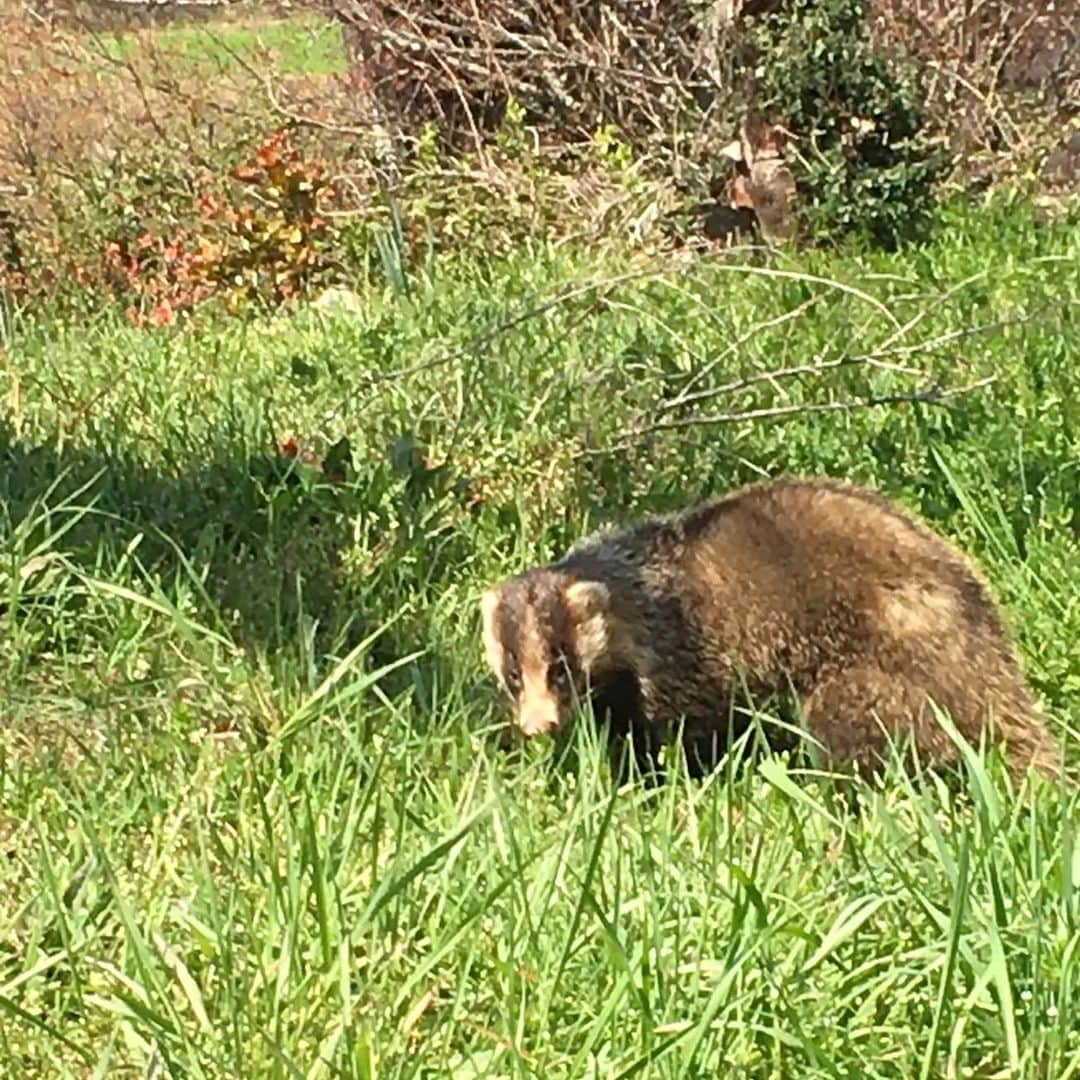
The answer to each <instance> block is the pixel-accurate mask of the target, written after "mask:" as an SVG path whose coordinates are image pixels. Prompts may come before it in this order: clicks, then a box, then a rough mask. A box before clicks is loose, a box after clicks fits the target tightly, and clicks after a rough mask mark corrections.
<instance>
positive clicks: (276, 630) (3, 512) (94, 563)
mask: <svg viewBox="0 0 1080 1080" xmlns="http://www.w3.org/2000/svg"><path fill="white" fill-rule="evenodd" d="M376 471H378V472H379V475H378V476H376V475H375V474H374V473H371V472H369V475H367V476H359V477H357V476H353V477H350V478H349V479H348V480H346V481H345V482H342V483H336V484H335V483H330V482H328V481H327V480H326V479H325V478H323V477H322V476H321V474H318V473H317V471H316V470H312V469H305V468H304V467H303V466H300V465H298V464H297V462H296V460H294V459H290V458H288V457H285V456H283V455H279V454H276V453H273V452H272V451H271V452H265V453H259V454H254V455H250V456H249V455H245V454H243V453H239V452H238V453H236V454H235V455H234V456H233V457H230V456H228V455H227V454H223V455H222V456H221V457H220V458H218V459H213V460H207V461H206V463H205V464H204V465H202V466H200V467H198V468H196V469H193V470H190V471H185V470H184V469H183V468H182V467H181V468H178V469H177V471H176V472H175V474H169V473H168V472H166V471H164V470H158V469H155V468H151V467H148V466H147V465H146V464H144V463H142V462H138V461H135V460H131V459H129V458H124V457H122V456H111V455H108V454H104V453H100V452H95V451H93V450H88V449H85V448H79V447H74V448H60V449H58V448H57V447H55V446H53V445H50V444H40V445H26V444H25V443H24V442H21V441H19V440H16V439H14V438H12V437H11V435H10V432H6V431H5V430H4V428H3V426H2V425H0V551H2V549H3V547H4V546H5V541H6V540H8V538H9V537H10V536H12V535H13V533H14V532H15V530H17V529H19V528H20V526H22V527H23V528H25V527H26V525H27V523H28V522H31V521H33V522H35V524H34V527H33V530H32V532H33V535H32V536H31V537H30V538H29V539H28V540H27V539H24V541H23V543H22V545H21V546H22V547H23V548H24V549H26V548H27V547H32V546H34V545H36V544H40V543H45V544H48V543H49V538H50V536H55V535H56V534H57V533H58V532H59V531H60V530H61V529H64V528H66V531H65V532H64V533H63V535H62V537H60V538H59V539H58V540H57V542H56V545H55V546H56V549H57V550H59V551H61V552H62V553H63V554H64V555H65V556H66V557H67V558H68V559H70V560H71V561H72V562H73V563H74V564H75V565H77V566H78V567H79V568H80V569H82V570H83V571H85V572H86V573H88V574H92V575H94V576H95V577H98V578H103V579H106V580H113V581H116V582H117V583H120V584H124V583H127V584H128V586H129V587H132V588H136V589H140V591H141V586H140V583H141V582H145V581H146V580H147V579H152V580H154V581H156V582H157V583H158V584H159V585H160V586H161V588H162V589H163V590H164V591H165V593H166V594H167V595H172V594H173V593H174V592H175V593H177V594H179V593H180V592H186V593H187V594H191V593H192V592H193V591H194V592H196V593H201V594H203V595H204V597H205V599H204V600H203V604H202V606H203V607H207V606H208V607H209V608H211V610H204V611H201V612H200V613H199V615H198V617H199V618H200V619H201V620H204V621H205V622H206V623H207V624H208V625H211V624H213V625H219V626H223V627H224V628H225V629H226V630H227V632H228V634H229V636H230V637H231V638H232V639H233V640H234V641H235V642H236V643H237V644H238V645H240V646H241V647H243V648H245V649H247V650H251V651H255V652H260V653H263V654H275V653H279V652H280V651H281V650H283V649H288V650H294V649H306V650H307V651H308V653H309V654H311V655H313V656H316V657H324V656H325V655H326V654H327V653H335V654H337V655H342V654H343V653H344V652H346V651H348V650H349V649H350V648H352V647H353V646H355V645H356V644H357V643H358V642H360V641H361V640H362V639H363V638H364V637H366V636H368V635H370V634H372V633H373V632H374V631H375V630H376V629H377V628H378V627H379V626H380V625H382V624H383V623H384V622H386V621H387V620H389V619H390V618H391V617H392V616H393V615H395V614H397V613H398V612H399V610H400V608H401V607H402V603H403V600H404V599H406V597H404V596H403V591H404V587H405V582H404V581H403V580H401V576H402V574H401V572H398V571H396V570H395V567H394V566H393V559H391V558H385V557H384V558H383V559H382V562H381V563H380V565H378V566H376V567H374V569H373V570H372V572H371V573H365V572H363V571H361V572H357V573H354V574H353V575H352V577H351V579H348V580H346V578H345V577H343V572H342V571H343V560H344V558H345V557H346V553H347V552H348V550H349V549H350V546H351V545H352V544H353V542H354V540H355V535H356V532H355V531H356V529H357V527H358V523H359V526H360V527H362V528H364V529H366V530H367V531H368V533H372V532H374V533H376V534H379V533H380V531H381V530H383V528H384V527H385V533H386V536H385V545H386V549H387V550H388V551H390V552H391V553H392V552H393V551H394V550H395V548H396V547H398V546H399V545H400V544H401V543H402V537H401V535H400V533H401V530H400V529H398V530H397V531H395V530H394V529H393V528H392V526H391V525H390V524H389V522H388V521H387V520H385V519H387V518H388V517H389V518H390V519H391V520H392V515H388V514H387V513H386V507H387V504H388V502H389V501H391V500H392V499H393V498H394V497H395V494H396V495H397V497H398V498H399V502H400V489H401V487H402V485H401V483H400V480H399V482H398V483H397V487H396V489H395V481H394V477H393V476H387V475H385V474H386V473H388V472H392V470H390V469H388V468H385V467H381V466H380V467H379V468H378V469H377V470H376ZM406 486H407V485H406ZM398 509H400V506H399V507H398ZM423 510H424V508H423V507H421V511H423ZM72 522H73V523H72ZM68 526H70V527H68ZM406 542H408V539H407V540H406ZM424 569H425V572H426V575H427V578H426V580H427V583H428V584H430V582H431V581H432V580H433V578H434V576H436V574H437V573H442V572H445V565H442V566H440V567H434V566H427V567H425V568H424ZM185 581H186V583H187V584H186V586H185ZM414 599H415V590H414ZM206 600H209V605H207V604H206ZM0 602H2V600H0ZM412 629H413V634H412V635H410V634H409V631H408V629H407V628H405V627H403V626H401V625H397V626H395V628H394V630H393V632H392V633H391V634H387V635H384V637H383V638H380V639H379V640H378V641H377V643H376V646H375V647H374V648H373V650H372V657H371V658H372V661H373V662H376V663H380V662H387V661H389V660H392V659H393V658H394V657H395V656H398V655H401V654H402V653H404V652H413V651H416V650H417V649H418V648H424V647H425V642H423V641H418V640H416V636H415V631H416V626H415V624H414V626H413V628H412Z"/></svg>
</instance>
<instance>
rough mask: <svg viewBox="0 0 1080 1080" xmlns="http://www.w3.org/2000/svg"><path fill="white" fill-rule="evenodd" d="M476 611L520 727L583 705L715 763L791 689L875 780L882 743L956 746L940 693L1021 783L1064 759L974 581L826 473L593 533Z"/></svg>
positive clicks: (558, 720)
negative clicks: (756, 711)
mask: <svg viewBox="0 0 1080 1080" xmlns="http://www.w3.org/2000/svg"><path fill="white" fill-rule="evenodd" d="M482 622H483V641H484V649H485V653H486V657H487V661H488V663H489V665H490V666H491V668H492V669H493V671H494V673H495V675H496V677H497V679H498V681H499V682H500V683H501V685H502V687H503V689H504V690H505V691H506V693H507V694H508V695H509V697H510V698H511V699H512V701H513V702H514V703H515V706H516V723H517V727H518V728H519V729H520V731H521V733H522V734H524V735H525V736H527V737H529V736H534V735H538V734H543V733H549V732H554V731H556V730H558V729H559V728H561V727H562V726H563V724H564V723H565V721H566V720H567V718H568V716H569V715H570V713H571V711H572V709H573V708H574V704H575V701H578V700H581V699H583V698H584V697H585V696H588V697H590V698H591V700H592V703H593V706H594V709H595V711H596V713H597V714H598V715H601V714H603V715H604V716H606V718H607V719H608V720H609V721H610V723H611V727H612V729H613V731H615V732H618V733H622V734H632V735H633V737H634V742H635V744H636V745H637V747H638V749H639V750H644V752H645V753H647V754H649V755H651V754H653V753H655V751H656V749H658V747H659V746H660V745H662V743H663V742H665V741H667V740H668V739H670V737H671V736H672V734H673V733H674V732H675V731H676V730H681V731H682V737H683V740H684V745H685V748H686V750H687V759H688V761H690V760H691V759H697V760H698V761H699V763H701V764H703V765H704V766H705V767H708V763H709V762H711V761H715V755H716V754H717V753H718V752H720V751H722V750H723V749H724V747H725V746H727V744H728V742H727V740H728V739H729V737H730V736H731V735H738V734H739V733H740V732H741V731H744V730H745V728H746V724H747V722H748V720H747V719H746V715H747V714H746V708H747V707H748V706H749V705H751V704H756V705H757V706H758V707H760V706H761V705H762V704H763V703H767V702H770V701H777V700H783V699H784V698H785V697H791V696H793V697H794V699H796V700H797V701H798V703H799V705H800V706H801V710H800V712H801V716H802V723H803V725H804V727H805V728H806V729H808V732H809V734H810V735H811V736H812V737H813V738H814V739H815V740H816V741H817V742H818V743H819V744H820V746H821V747H822V748H823V750H824V752H825V755H826V759H827V760H829V761H831V762H833V763H834V764H835V765H836V766H837V767H843V766H855V767H858V768H860V769H862V770H863V771H870V772H872V771H874V770H875V769H876V768H878V767H879V766H880V764H881V762H882V760H883V758H884V756H885V754H886V753H887V749H888V742H889V739H890V738H892V739H896V740H900V741H903V740H904V739H905V738H907V739H910V741H911V742H912V743H913V744H914V748H915V750H916V751H917V754H918V757H919V760H920V761H921V762H923V763H924V764H930V765H935V764H942V763H945V762H947V761H948V760H950V759H954V758H955V757H956V755H957V748H956V744H955V742H954V741H953V740H952V739H951V738H950V737H949V735H948V733H947V731H946V730H945V729H944V728H943V727H942V726H941V724H940V723H939V721H938V720H937V718H936V717H935V716H934V714H933V710H932V708H931V707H930V706H929V701H933V702H934V703H935V704H936V705H937V706H938V707H939V708H940V709H942V710H944V711H945V712H947V713H948V715H949V716H950V717H951V719H952V722H953V723H954V724H955V726H956V728H957V729H958V730H959V732H960V734H961V735H963V736H964V738H965V739H966V740H968V741H969V742H971V743H972V744H973V745H978V744H979V742H980V739H981V738H982V737H983V736H984V735H987V736H989V737H990V738H991V740H1002V741H1003V742H1004V745H1005V750H1006V755H1007V760H1008V762H1009V766H1010V769H1011V770H1012V771H1013V772H1014V774H1015V775H1017V776H1019V775H1021V774H1023V773H1024V772H1026V771H1027V769H1028V768H1030V767H1034V768H1036V769H1038V770H1041V771H1043V772H1045V773H1048V774H1052V773H1053V772H1054V771H1055V770H1056V769H1057V768H1058V765H1059V755H1058V751H1057V749H1056V746H1055V744H1054V742H1053V741H1052V740H1051V738H1050V736H1049V734H1048V732H1047V730H1046V728H1045V727H1044V726H1043V723H1042V721H1041V720H1040V718H1039V715H1038V713H1037V711H1036V709H1035V706H1034V703H1033V700H1032V696H1031V694H1030V692H1029V690H1028V688H1027V686H1026V684H1025V681H1024V678H1023V675H1022V674H1021V671H1020V669H1019V667H1018V664H1017V660H1016V656H1015V652H1014V648H1013V643H1012V639H1011V635H1010V633H1009V631H1008V629H1007V628H1006V626H1005V624H1004V622H1003V620H1002V617H1001V615H1000V613H999V611H998V608H997V605H996V604H995V602H994V600H993V598H992V596H991V594H990V592H989V590H988V588H987V586H986V585H985V584H984V582H983V581H982V579H981V577H980V576H979V574H978V572H977V571H976V570H975V569H974V567H973V566H972V565H971V564H970V563H969V562H968V561H967V559H965V558H964V556H963V555H961V554H960V553H959V552H958V551H957V550H955V549H954V548H953V547H951V546H950V545H949V544H948V543H946V542H945V541H944V540H943V539H941V538H940V537H939V536H937V535H936V534H934V533H933V532H931V531H930V530H929V529H928V528H926V527H924V526H923V525H921V524H919V523H917V522H915V521H913V520H912V519H911V518H910V517H908V516H906V515H905V514H904V513H902V512H901V511H900V510H899V509H898V508H897V507H896V506H894V505H893V504H892V503H891V502H890V501H889V500H888V499H886V498H885V497H884V496H882V495H880V494H878V493H876V492H873V491H870V490H867V489H863V488H858V487H854V486H850V485H847V484H841V483H839V482H835V481H830V480H800V479H794V478H780V479H777V480H773V481H770V482H766V483H761V484H755V485H751V486H749V487H746V488H743V489H741V490H738V491H735V492H733V493H732V494H729V495H727V496H724V497H721V498H718V499H714V500H711V501H708V502H705V503H703V504H701V505H698V506H696V507H692V508H690V509H688V510H685V511H683V512H681V513H677V514H674V515H670V516H667V517H656V518H651V519H647V520H645V521H643V522H641V523H640V524H637V525H635V526H633V527H631V528H628V529H623V530H612V531H608V532H603V533H600V534H598V535H596V536H594V537H593V538H591V539H589V540H586V541H585V542H584V543H583V544H582V545H581V546H579V547H577V548H576V549H575V550H573V551H571V552H570V553H569V554H568V555H566V556H565V557H564V558H563V559H561V560H560V561H558V562H556V563H554V564H551V565H548V566H543V567H538V568H534V569H530V570H528V571H526V572H524V573H522V574H519V575H517V576H516V577H512V578H509V579H508V580H506V581H503V582H502V583H500V584H498V585H496V586H495V587H493V588H491V589H490V590H489V591H488V592H486V593H485V595H484V597H483V601H482ZM770 742H772V743H773V744H774V745H784V744H785V740H784V739H783V738H779V739H777V738H775V737H774V738H770ZM639 760H640V759H639Z"/></svg>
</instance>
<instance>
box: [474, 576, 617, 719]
mask: <svg viewBox="0 0 1080 1080" xmlns="http://www.w3.org/2000/svg"><path fill="white" fill-rule="evenodd" d="M481 611H482V615H483V637H484V653H485V655H486V657H487V662H488V664H489V665H490V666H491V669H492V670H493V671H494V673H495V676H496V678H497V679H498V680H499V683H500V685H501V686H502V688H503V689H504V690H505V691H506V693H507V695H508V696H509V697H510V699H511V700H512V701H513V702H514V706H515V713H516V716H515V719H516V723H517V727H518V728H519V729H520V731H521V733H522V734H523V735H525V736H526V737H532V736H533V735H542V734H547V733H550V732H554V731H557V730H558V729H559V728H560V727H562V725H563V724H564V723H565V722H566V720H567V718H568V716H569V715H570V711H571V709H572V708H573V705H574V701H575V699H576V698H578V697H580V696H581V695H582V694H583V693H584V692H585V690H586V687H587V683H588V681H589V678H590V676H591V674H592V673H593V672H594V671H596V670H598V669H599V668H601V667H603V666H604V663H605V661H606V659H607V657H608V654H609V652H610V621H611V618H610V595H609V592H608V588H607V586H606V585H604V584H603V583H602V582H599V581H589V580H582V579H581V578H578V577H575V576H572V575H570V574H568V573H565V572H563V571H560V570H555V569H542V570H533V571H530V572H529V573H526V574H522V575H520V576H519V577H516V578H511V579H509V580H508V581H504V582H503V583H502V584H500V585H497V586H495V587H494V588H492V589H490V590H488V592H486V593H485V594H484V597H483V600H482V602H481Z"/></svg>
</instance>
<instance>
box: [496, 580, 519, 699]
mask: <svg viewBox="0 0 1080 1080" xmlns="http://www.w3.org/2000/svg"><path fill="white" fill-rule="evenodd" d="M495 632H496V635H497V636H498V639H499V644H500V645H501V646H502V652H503V670H502V676H503V681H504V682H505V683H506V684H507V685H510V684H511V682H512V681H513V678H514V677H515V675H517V674H520V669H519V664H520V660H519V655H520V652H521V623H520V622H519V621H518V609H517V606H516V605H514V604H510V603H507V601H506V599H505V598H500V600H499V603H498V606H497V607H496V609H495Z"/></svg>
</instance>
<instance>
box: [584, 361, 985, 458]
mask: <svg viewBox="0 0 1080 1080" xmlns="http://www.w3.org/2000/svg"><path fill="white" fill-rule="evenodd" d="M995 382H997V376H996V375H988V376H987V377H986V378H983V379H979V380H977V381H976V382H973V383H968V384H967V385H966V386H957V387H952V388H950V389H942V387H941V385H940V384H939V383H934V384H932V385H931V386H928V387H926V388H925V389H923V390H915V391H912V392H911V393H907V394H882V395H880V396H877V397H870V398H863V399H861V400H858V401H819V402H810V403H804V404H798V405H775V406H769V407H767V408H761V409H741V410H737V411H735V412H726V413H712V414H709V415H700V416H688V417H684V418H682V419H678V420H662V421H659V422H658V423H655V424H648V425H646V426H644V427H639V428H633V429H631V430H630V431H627V432H624V433H623V435H622V436H621V438H620V441H619V442H617V443H615V444H614V445H612V446H608V447H602V448H587V449H585V450H583V451H581V452H580V453H579V454H578V455H577V456H578V457H586V456H591V457H595V456H601V455H604V454H611V453H616V452H619V451H622V450H627V449H629V448H630V447H631V446H632V445H633V444H634V443H636V442H639V441H641V440H642V439H645V438H647V437H648V436H650V435H656V434H659V433H660V432H663V431H676V430H684V429H686V428H693V427H711V426H715V425H718V424H738V423H742V422H744V421H753V420H775V419H779V418H781V417H789V416H807V415H811V414H813V413H825V412H854V411H855V410H857V409H869V408H873V407H874V406H875V405H913V404H921V405H941V404H944V403H945V402H946V401H947V400H948V399H949V398H954V397H958V396H959V395H960V394H968V393H971V392H972V391H974V390H981V389H983V388H984V387H987V386H990V385H991V384H992V383H995Z"/></svg>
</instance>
